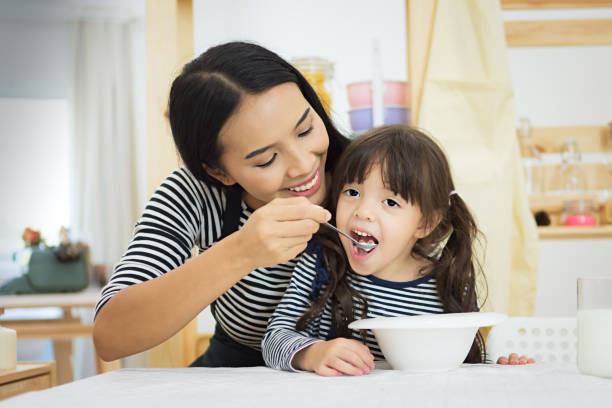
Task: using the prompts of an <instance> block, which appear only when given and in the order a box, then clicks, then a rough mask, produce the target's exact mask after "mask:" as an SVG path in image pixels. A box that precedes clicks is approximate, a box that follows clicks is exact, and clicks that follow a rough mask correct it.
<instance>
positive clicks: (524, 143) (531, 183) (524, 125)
mask: <svg viewBox="0 0 612 408" xmlns="http://www.w3.org/2000/svg"><path fill="white" fill-rule="evenodd" d="M518 138H519V146H520V150H521V162H522V164H523V169H524V171H525V187H526V189H527V193H528V194H540V193H543V192H544V190H545V188H544V167H543V163H542V155H541V154H540V151H539V150H538V148H537V146H536V145H535V143H534V141H533V137H532V127H531V121H530V120H529V119H528V118H520V119H519V127H518Z"/></svg>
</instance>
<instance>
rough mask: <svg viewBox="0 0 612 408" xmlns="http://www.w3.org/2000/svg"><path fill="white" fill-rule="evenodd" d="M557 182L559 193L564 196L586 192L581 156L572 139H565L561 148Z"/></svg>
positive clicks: (576, 144)
mask: <svg viewBox="0 0 612 408" xmlns="http://www.w3.org/2000/svg"><path fill="white" fill-rule="evenodd" d="M557 181H558V183H559V192H561V193H564V194H568V193H569V194H572V193H584V192H586V190H587V179H586V174H585V172H584V169H583V167H582V155H581V154H580V149H578V143H577V142H576V139H574V138H573V137H569V138H567V139H565V143H564V144H563V147H562V148H561V167H559V172H558V177H557Z"/></svg>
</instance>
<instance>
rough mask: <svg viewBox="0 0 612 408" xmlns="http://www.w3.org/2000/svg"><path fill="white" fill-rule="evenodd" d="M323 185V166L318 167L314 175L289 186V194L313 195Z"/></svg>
mask: <svg viewBox="0 0 612 408" xmlns="http://www.w3.org/2000/svg"><path fill="white" fill-rule="evenodd" d="M319 187H321V168H320V167H317V170H316V171H315V172H314V175H313V176H312V177H310V178H309V179H308V180H306V181H305V182H303V183H300V184H296V185H294V186H291V187H287V189H286V190H287V191H288V192H289V194H292V195H296V196H307V197H308V196H311V195H313V194H314V193H316V192H317V190H318V189H319Z"/></svg>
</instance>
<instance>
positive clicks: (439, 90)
mask: <svg viewBox="0 0 612 408" xmlns="http://www.w3.org/2000/svg"><path fill="white" fill-rule="evenodd" d="M435 4H436V6H435V13H434V26H433V31H432V35H431V44H430V49H429V56H428V60H427V72H426V75H425V81H424V88H423V96H422V100H421V106H420V115H419V122H418V125H419V126H421V127H423V128H424V129H427V130H428V131H430V132H432V134H433V135H434V136H435V137H437V138H439V139H440V140H441V141H442V143H443V145H444V147H445V148H446V150H447V152H448V153H449V157H450V160H451V164H452V166H453V170H454V176H455V181H456V184H457V191H458V193H459V194H460V195H461V196H462V197H463V198H464V199H465V200H466V201H467V203H468V204H469V205H470V207H471V209H472V210H473V212H474V215H475V217H476V219H477V222H478V224H479V227H480V229H481V230H482V231H483V232H484V235H485V236H486V252H485V253H484V255H485V257H484V265H483V266H484V269H485V275H486V278H487V285H488V298H487V303H485V304H484V310H492V311H497V312H504V313H510V314H511V315H518V316H525V315H526V316H529V315H531V314H533V305H534V299H535V285H536V282H537V261H538V259H537V258H538V246H537V244H538V236H537V230H536V225H535V221H534V219H533V216H532V215H531V212H530V210H529V205H528V201H527V195H526V192H525V186H524V182H523V178H522V169H521V167H520V157H519V152H518V144H517V139H516V135H515V125H514V116H515V115H514V91H513V88H512V83H511V80H510V73H509V67H508V60H507V55H506V42H505V36H504V25H503V21H502V16H501V6H500V3H499V1H490V0H461V1H459V0H437V2H436V3H435ZM481 293H482V292H481Z"/></svg>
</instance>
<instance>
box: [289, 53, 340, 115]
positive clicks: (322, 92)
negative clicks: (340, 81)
mask: <svg viewBox="0 0 612 408" xmlns="http://www.w3.org/2000/svg"><path fill="white" fill-rule="evenodd" d="M291 63H292V64H293V66H295V67H296V68H297V69H298V71H300V73H301V74H302V75H304V78H306V80H307V81H308V83H309V84H310V86H312V88H313V89H314V90H315V92H316V93H317V95H318V96H319V99H320V100H321V104H323V108H324V109H325V112H327V114H328V115H330V109H331V103H332V98H331V95H330V93H329V91H328V89H329V85H328V84H329V81H330V80H331V79H332V78H333V76H334V63H333V62H331V61H328V60H326V59H325V58H320V57H304V58H295V59H293V60H291Z"/></svg>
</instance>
